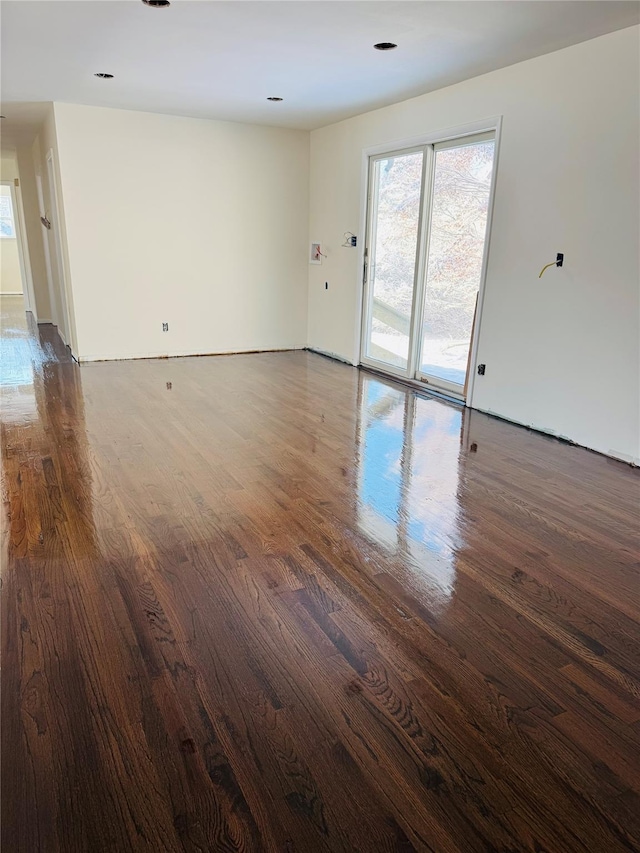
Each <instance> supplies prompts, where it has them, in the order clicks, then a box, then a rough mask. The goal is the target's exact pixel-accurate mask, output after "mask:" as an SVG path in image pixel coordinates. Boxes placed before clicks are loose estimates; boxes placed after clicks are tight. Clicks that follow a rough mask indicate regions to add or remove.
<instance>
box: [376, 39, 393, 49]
mask: <svg viewBox="0 0 640 853" xmlns="http://www.w3.org/2000/svg"><path fill="white" fill-rule="evenodd" d="M374 47H375V49H376V50H393V49H394V48H396V47H398V45H397V44H394V43H393V42H392V41H379V42H378V44H374Z"/></svg>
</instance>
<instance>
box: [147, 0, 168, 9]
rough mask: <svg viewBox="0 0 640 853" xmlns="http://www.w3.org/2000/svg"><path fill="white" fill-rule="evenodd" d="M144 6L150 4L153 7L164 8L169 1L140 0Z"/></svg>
mask: <svg viewBox="0 0 640 853" xmlns="http://www.w3.org/2000/svg"><path fill="white" fill-rule="evenodd" d="M142 2H143V3H144V5H145V6H151V7H152V8H154V9H166V8H167V6H170V5H171V3H170V2H169V0H142Z"/></svg>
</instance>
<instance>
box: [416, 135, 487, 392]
mask: <svg viewBox="0 0 640 853" xmlns="http://www.w3.org/2000/svg"><path fill="white" fill-rule="evenodd" d="M476 139H477V137H476ZM494 145H495V140H494V139H493V138H486V137H485V138H482V139H480V140H478V141H475V142H462V141H459V143H458V144H455V143H453V144H452V143H444V144H443V145H436V146H435V157H434V167H433V191H432V200H431V210H430V217H429V221H430V226H429V246H428V251H427V275H426V286H425V293H424V306H423V315H422V329H421V336H420V337H421V351H420V359H419V370H418V374H419V376H420V377H421V378H424V379H427V380H428V381H432V382H433V383H434V384H435V385H440V386H441V387H443V388H445V389H446V388H449V389H450V390H454V391H460V392H462V389H463V387H464V384H465V380H466V376H467V363H468V360H469V349H470V346H471V334H472V328H473V320H474V313H475V307H476V297H477V294H478V288H479V286H480V278H481V275H482V264H483V259H484V247H485V235H486V231H487V216H488V210H489V198H490V194H491V176H492V172H493V154H494Z"/></svg>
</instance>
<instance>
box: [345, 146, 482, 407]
mask: <svg viewBox="0 0 640 853" xmlns="http://www.w3.org/2000/svg"><path fill="white" fill-rule="evenodd" d="M494 148H495V139H494V133H493V132H491V133H485V134H482V135H475V136H468V137H463V138H459V139H454V140H448V141H446V142H442V143H439V144H436V145H424V146H421V147H420V148H418V149H415V148H414V149H411V150H407V151H399V152H393V153H390V154H385V155H380V156H376V157H373V158H371V162H370V169H369V206H368V227H367V243H366V248H365V260H366V266H365V300H364V317H363V320H364V323H363V345H362V361H363V363H365V364H369V365H370V366H373V367H376V368H377V369H379V370H383V371H385V372H388V373H393V374H395V375H400V376H403V377H405V378H408V379H415V380H418V381H421V382H424V383H425V384H428V385H431V386H433V387H434V388H436V389H439V390H443V391H446V392H448V393H452V394H454V395H456V396H458V397H461V398H462V397H464V393H465V387H466V381H467V374H468V369H469V353H470V348H471V344H472V337H473V329H474V323H475V315H476V306H477V296H478V291H479V287H480V283H481V279H482V270H483V265H484V255H485V246H486V242H487V239H486V237H487V225H488V211H489V203H490V197H491V189H492V178H493V162H494Z"/></svg>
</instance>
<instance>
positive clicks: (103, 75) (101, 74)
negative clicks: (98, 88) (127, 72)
mask: <svg viewBox="0 0 640 853" xmlns="http://www.w3.org/2000/svg"><path fill="white" fill-rule="evenodd" d="M93 76H94V77H99V78H100V79H101V80H112V79H113V74H107V73H106V72H105V71H99V72H98V73H97V74H94V75H93Z"/></svg>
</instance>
